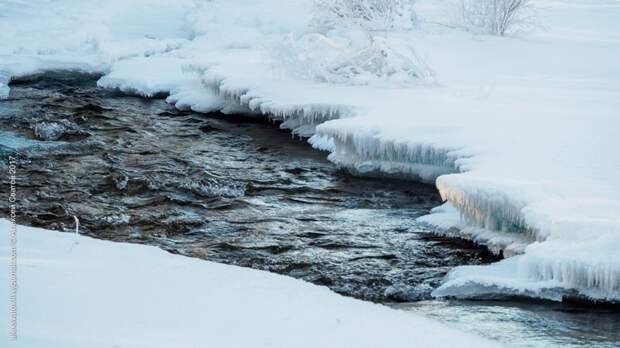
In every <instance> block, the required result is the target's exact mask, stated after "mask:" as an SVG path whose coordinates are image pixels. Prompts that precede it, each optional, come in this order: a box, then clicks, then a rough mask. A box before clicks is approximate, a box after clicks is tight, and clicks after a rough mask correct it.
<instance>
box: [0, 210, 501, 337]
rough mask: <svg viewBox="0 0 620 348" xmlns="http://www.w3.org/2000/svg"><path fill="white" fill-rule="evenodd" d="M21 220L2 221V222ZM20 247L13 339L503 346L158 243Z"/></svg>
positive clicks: (41, 239)
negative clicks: (168, 249)
mask: <svg viewBox="0 0 620 348" xmlns="http://www.w3.org/2000/svg"><path fill="white" fill-rule="evenodd" d="M9 227H10V225H9V222H8V221H7V220H0V230H2V231H8V229H9ZM18 243H19V255H18V265H19V266H18V267H19V268H18V269H19V273H18V282H19V291H18V298H19V304H18V323H19V332H18V333H19V340H18V342H16V343H15V344H14V345H10V346H11V347H28V348H34V347H63V348H69V347H84V346H88V347H102V348H103V347H106V348H109V347H150V348H154V347H192V346H201V345H206V346H209V347H222V348H223V347H411V346H412V345H424V346H433V347H454V346H459V347H495V346H499V345H498V344H495V343H493V342H489V341H485V340H483V339H481V338H477V337H475V336H472V335H468V334H464V333H461V332H458V331H455V330H453V329H450V328H448V327H446V326H444V325H441V324H438V323H435V322H434V321H431V320H429V319H424V318H422V317H420V316H418V315H415V314H411V313H407V312H403V311H397V310H393V309H389V308H387V307H384V306H381V305H376V304H371V303H368V302H363V301H359V300H355V299H351V298H348V297H343V296H340V295H337V294H335V293H333V292H331V291H330V290H328V289H327V288H325V287H319V286H315V285H311V284H309V283H306V282H303V281H299V280H295V279H292V278H289V277H284V276H279V275H275V274H272V273H268V272H262V271H256V270H252V269H247V268H241V267H234V266H227V265H221V264H217V263H212V262H206V261H203V260H199V259H194V258H187V257H183V256H177V255H172V254H169V253H167V252H164V251H162V250H160V249H158V248H156V247H149V246H143V245H133V244H123V243H113V242H107V241H101V240H96V239H92V238H88V237H79V238H76V236H75V235H74V234H72V233H59V232H55V231H47V230H42V229H37V228H29V227H21V226H20V227H18ZM8 251H9V243H8V240H7V238H2V239H0V252H1V253H2V255H9V252H8ZM7 262H8V257H3V258H2V262H0V263H1V264H2V267H3V268H5V267H6V266H7ZM7 277H8V274H7V272H2V273H0V282H2V283H3V284H8V279H7ZM7 290H8V289H7V287H6V286H2V287H0V297H2V298H5V299H6V298H8V297H7ZM4 306H6V302H5V305H4ZM4 308H6V307H4ZM4 312H5V313H7V311H6V310H5V311H4ZM0 325H1V326H2V327H7V326H8V323H7V316H6V315H2V316H0ZM2 341H3V342H5V339H4V338H3V339H2ZM3 346H4V345H3Z"/></svg>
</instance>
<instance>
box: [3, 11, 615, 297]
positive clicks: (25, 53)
mask: <svg viewBox="0 0 620 348" xmlns="http://www.w3.org/2000/svg"><path fill="white" fill-rule="evenodd" d="M30 3H31V5H28V6H18V5H16V4H17V3H13V2H10V3H3V4H0V13H4V14H6V15H5V16H4V17H2V22H0V26H2V28H3V29H4V27H6V28H8V29H7V30H0V41H2V42H3V45H2V46H1V47H0V57H1V60H0V71H4V72H5V74H4V75H0V91H4V93H5V94H6V87H4V85H6V82H4V81H5V80H6V81H8V79H10V78H11V77H15V76H21V75H25V74H29V73H32V72H36V71H42V70H49V69H55V68H71V69H80V70H90V71H99V72H103V73H105V74H106V75H105V76H104V77H103V78H102V79H101V80H100V82H99V84H100V85H101V86H102V87H107V88H115V89H119V90H122V91H125V92H130V93H134V94H139V95H143V96H154V95H164V94H165V95H168V97H167V98H168V99H167V100H168V101H169V102H170V103H172V104H174V105H176V106H177V107H178V108H181V109H191V110H195V111H200V112H211V111H223V112H225V113H236V112H243V113H249V114H252V115H262V116H265V117H269V118H272V119H275V120H280V121H283V123H282V127H283V128H287V129H290V130H291V131H292V132H293V133H294V134H299V135H302V136H311V137H310V142H311V143H312V145H313V146H315V147H316V148H319V149H322V150H327V151H330V152H331V154H330V155H329V159H330V160H332V161H334V162H335V163H337V164H339V165H341V166H344V167H347V168H350V169H351V170H352V171H354V172H357V173H360V174H365V175H392V176H406V177H409V178H415V179H417V180H422V181H427V182H435V183H436V185H437V187H438V189H439V191H440V193H441V195H442V197H443V198H444V199H445V200H447V201H448V204H447V205H445V206H443V207H441V208H438V209H435V210H434V211H433V214H431V215H430V216H428V217H424V218H423V219H422V220H423V221H426V222H428V223H432V224H434V225H437V226H439V227H444V228H443V229H441V231H440V233H450V234H453V235H456V236H462V237H466V238H470V239H473V240H475V241H477V242H480V243H482V244H485V245H489V247H490V248H491V249H492V250H493V251H495V252H498V253H499V252H501V253H503V254H504V256H506V257H508V256H513V255H516V256H514V257H511V258H510V259H507V260H505V261H504V262H502V263H499V264H496V265H490V266H481V267H475V268H471V267H463V268H457V269H455V270H454V272H452V273H451V274H450V276H449V277H448V278H447V281H446V283H445V284H444V285H443V286H442V287H441V288H439V289H438V290H437V291H436V293H435V294H436V295H438V296H447V295H450V296H478V297H485V296H490V294H497V293H504V294H523V295H528V296H542V297H546V298H553V299H560V298H561V296H563V295H581V296H587V297H590V298H594V299H607V300H620V245H619V243H620V227H619V226H620V200H619V198H618V197H620V188H619V187H618V185H617V178H619V177H620V156H618V154H617V153H616V150H615V149H618V148H620V137H618V135H617V134H618V132H619V131H620V117H618V110H620V97H619V96H620V65H618V64H617V62H616V60H617V57H619V56H620V40H619V39H618V36H617V33H618V32H620V22H618V21H617V18H619V17H620V4H617V3H615V2H609V1H603V0H600V1H590V2H581V1H574V0H559V1H554V2H552V3H550V2H540V1H538V2H536V3H537V5H538V6H540V7H541V8H542V9H543V10H544V12H543V13H544V14H545V16H544V21H545V23H544V24H545V26H546V27H547V30H545V31H540V32H538V33H533V34H530V35H527V36H524V37H520V38H496V37H489V36H475V35H472V34H470V33H465V32H462V31H459V30H454V29H449V28H447V27H446V26H442V25H436V24H435V23H441V22H442V17H441V13H442V9H441V4H442V2H437V1H431V0H424V1H422V0H420V1H418V2H417V5H416V9H417V12H418V19H419V23H418V27H417V28H416V29H415V30H412V29H411V28H404V27H398V28H396V29H394V28H392V29H394V30H390V31H386V32H385V33H383V34H381V35H377V34H376V33H373V34H372V35H371V36H364V35H361V36H360V33H364V30H362V29H363V28H362V29H360V28H361V27H360V26H359V25H357V24H355V25H350V23H347V24H346V25H342V26H339V28H340V29H338V30H334V29H333V28H332V29H329V30H326V29H325V28H322V29H320V28H319V29H317V27H316V26H315V25H313V21H314V20H315V17H313V16H314V12H313V10H312V3H313V2H312V1H311V0H292V1H288V0H287V1H285V0H276V1H274V0H272V1H267V0H258V1H256V0H254V1H250V0H240V1H235V2H231V1H224V0H214V1H210V2H194V1H189V0H187V1H179V2H175V3H174V4H171V3H169V2H166V1H163V0H160V1H158V2H157V3H156V4H153V3H152V2H142V1H136V2H132V3H131V4H128V3H125V2H121V1H120V0H115V1H111V2H109V4H108V5H107V6H104V7H103V8H102V9H100V10H98V11H94V10H93V8H97V6H93V3H91V2H89V1H77V0H63V1H58V2H53V3H48V2H43V1H34V2H29V4H30ZM65 7H66V9H70V10H67V11H68V12H67V13H64V12H63V11H62V10H63V9H64V8H65ZM24 14H28V16H24ZM138 14H139V15H138ZM290 14H295V15H294V16H291V15H290ZM20 18H27V20H26V21H25V22H23V21H21V20H20ZM17 22H19V25H17ZM22 22H23V23H22ZM154 23H155V24H154ZM78 25H80V26H83V27H84V28H85V29H84V30H83V31H79V32H76V31H75V30H73V29H72V28H75V27H76V26H78ZM17 28H19V29H17ZM33 33H37V35H34V34H33ZM41 33H54V35H55V37H60V39H58V40H51V39H49V38H46V37H45V35H46V34H41ZM58 33H61V34H65V35H58ZM368 37H371V38H373V37H374V38H378V39H379V40H369V39H368ZM369 43H371V44H370V45H369ZM405 43H406V45H405ZM410 44H411V45H412V46H413V47H415V55H413V54H412V55H411V56H410V57H414V59H413V60H412V61H411V62H406V61H405V60H402V59H401V58H402V57H401V56H402V55H405V56H407V54H405V53H403V52H408V51H409V47H408V45H410ZM373 45H377V46H373ZM373 47H374V48H377V47H378V50H373ZM369 48H370V50H368V49H369ZM358 51H359V52H362V53H363V54H361V55H356V54H355V52H358ZM382 51H383V53H385V54H383V55H380V56H377V55H376V53H377V52H382ZM377 57H379V58H377ZM381 57H382V58H381ZM393 57H397V58H396V59H392V58H393ZM418 57H420V59H418ZM422 58H423V59H422ZM364 59H367V60H368V61H369V62H370V63H369V64H368V65H364V64H361V63H360V62H363V61H364ZM303 62H305V63H303ZM422 62H424V64H422ZM410 63H411V64H410ZM426 64H428V66H429V67H430V68H432V71H433V74H432V75H433V78H432V79H430V80H429V79H426V78H425V76H426V74H425V72H426V71H427V70H426V69H425V68H424V66H425V65H426ZM305 66H306V67H309V68H310V70H309V71H307V70H304V69H303V67H305ZM299 69H301V70H299ZM352 71H353V72H356V73H354V74H352V75H351V74H350V72H352ZM7 74H8V75H7ZM2 76H4V77H2ZM0 93H2V92H0ZM449 227H457V229H454V228H452V229H450V228H449Z"/></svg>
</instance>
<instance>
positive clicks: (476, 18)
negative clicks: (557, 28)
mask: <svg viewBox="0 0 620 348" xmlns="http://www.w3.org/2000/svg"><path fill="white" fill-rule="evenodd" d="M455 7H456V9H455V11H456V13H457V17H458V21H459V22H460V23H459V24H461V25H462V26H464V27H465V28H467V29H468V30H471V31H474V32H477V33H480V34H492V35H500V36H504V35H506V34H508V33H510V32H517V31H520V30H525V29H527V28H528V27H529V26H531V24H532V20H531V16H530V12H531V8H532V4H531V0H458V1H457V2H456V3H455Z"/></svg>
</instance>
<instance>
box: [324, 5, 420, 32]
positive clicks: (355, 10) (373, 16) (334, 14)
mask: <svg viewBox="0 0 620 348" xmlns="http://www.w3.org/2000/svg"><path fill="white" fill-rule="evenodd" d="M413 4H414V0H315V1H314V5H315V9H316V11H317V12H318V13H319V15H318V16H317V17H318V18H319V19H320V24H321V25H322V26H323V27H327V28H330V27H336V26H341V25H345V26H346V25H355V26H358V27H361V28H363V29H366V30H371V31H382V30H391V29H395V28H399V27H400V28H402V27H408V26H409V27H410V26H411V24H412V22H413V20H414V18H415V14H414V12H413Z"/></svg>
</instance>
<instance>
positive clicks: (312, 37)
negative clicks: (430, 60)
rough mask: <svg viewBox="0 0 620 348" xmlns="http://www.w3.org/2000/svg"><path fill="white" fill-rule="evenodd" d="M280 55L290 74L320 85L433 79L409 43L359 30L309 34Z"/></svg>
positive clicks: (289, 42) (285, 47) (290, 40)
mask: <svg viewBox="0 0 620 348" xmlns="http://www.w3.org/2000/svg"><path fill="white" fill-rule="evenodd" d="M277 54H278V56H279V59H280V61H282V60H284V63H285V65H286V66H287V67H289V72H292V73H293V74H294V75H296V76H297V77H301V78H303V79H307V80H313V81H318V82H326V83H335V84H349V85H367V84H376V83H382V82H389V83H395V84H409V83H411V82H414V81H417V80H419V79H423V78H426V77H429V76H430V75H431V71H430V69H429V68H428V67H427V66H426V64H425V63H424V62H423V61H422V60H421V59H420V58H419V57H418V55H417V54H416V52H415V51H414V49H413V48H412V47H411V45H410V44H409V42H407V41H406V40H401V39H398V38H386V37H383V36H372V35H368V34H367V33H365V32H362V31H355V30H352V31H348V32H341V33H339V35H326V34H321V33H308V34H305V35H303V36H301V37H299V38H294V37H292V36H291V37H289V38H288V40H287V42H286V43H284V44H283V45H281V46H280V49H279V50H278V53H277ZM291 70H292V71H291Z"/></svg>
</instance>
